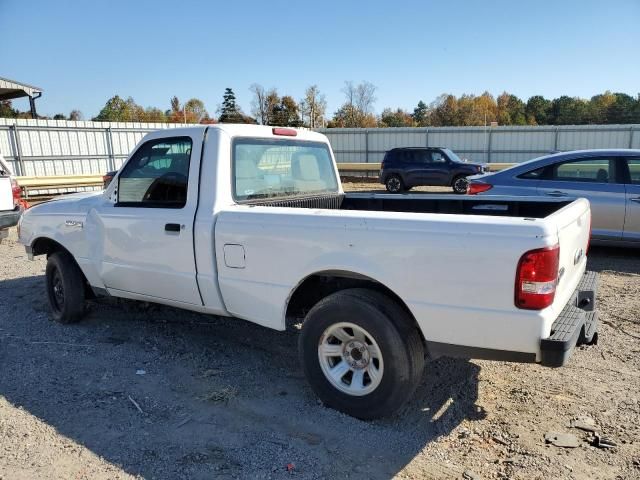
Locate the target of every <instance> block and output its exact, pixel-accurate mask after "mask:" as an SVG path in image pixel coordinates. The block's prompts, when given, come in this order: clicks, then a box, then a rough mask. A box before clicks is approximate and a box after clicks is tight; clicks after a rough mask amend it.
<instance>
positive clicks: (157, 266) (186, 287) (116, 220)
mask: <svg viewBox="0 0 640 480" xmlns="http://www.w3.org/2000/svg"><path fill="white" fill-rule="evenodd" d="M183 132H184V130H182V131H181V132H180V134H176V136H172V137H167V136H166V131H165V132H159V133H158V134H157V138H154V137H153V136H152V137H151V138H150V139H149V140H147V141H146V142H145V143H143V144H142V145H140V146H139V147H138V148H137V150H136V151H135V153H134V154H133V155H132V156H131V157H130V159H129V161H128V162H127V163H126V165H125V166H124V167H123V168H122V169H121V171H120V172H119V174H118V175H117V177H116V178H115V179H114V180H113V182H116V185H117V187H116V191H115V192H114V197H115V198H113V199H105V203H104V204H103V205H101V206H100V207H98V208H96V209H95V210H94V211H92V212H90V214H89V218H88V219H87V223H88V224H89V225H88V227H89V228H92V227H94V228H95V230H94V231H93V232H91V231H89V232H88V236H89V237H90V238H94V239H95V241H94V242H92V247H91V248H92V250H93V251H92V253H91V258H93V259H95V261H96V262H97V263H98V265H96V268H97V269H98V271H99V272H100V275H101V277H102V279H103V281H104V283H105V286H106V287H107V288H108V289H112V290H118V291H121V292H129V293H133V294H138V295H144V296H148V297H155V298H161V299H166V300H171V301H175V302H182V303H186V304H196V305H201V304H202V300H201V297H200V293H199V291H198V285H197V280H196V266H195V259H194V250H193V248H194V247H193V224H194V221H193V220H194V216H195V213H196V207H197V203H198V176H199V168H200V162H199V161H200V153H201V149H202V139H203V135H204V130H203V129H191V130H188V131H187V132H189V133H188V134H185V133H183ZM114 200H115V201H114Z"/></svg>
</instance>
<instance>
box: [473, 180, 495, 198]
mask: <svg viewBox="0 0 640 480" xmlns="http://www.w3.org/2000/svg"><path fill="white" fill-rule="evenodd" d="M492 188H493V185H491V184H490V183H484V182H471V183H470V184H469V188H467V194H468V195H476V194H478V193H482V192H486V191H487V190H491V189H492Z"/></svg>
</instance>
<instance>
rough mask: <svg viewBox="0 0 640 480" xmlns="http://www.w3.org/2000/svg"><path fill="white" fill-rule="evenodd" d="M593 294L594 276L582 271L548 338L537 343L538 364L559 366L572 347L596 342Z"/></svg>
mask: <svg viewBox="0 0 640 480" xmlns="http://www.w3.org/2000/svg"><path fill="white" fill-rule="evenodd" d="M597 291H598V274H597V273H595V272H585V273H584V275H583V277H582V279H581V280H580V283H579V284H578V286H577V288H576V290H575V292H574V293H573V296H572V297H571V299H570V300H569V301H568V302H567V305H565V307H564V309H563V310H562V312H560V315H558V318H557V319H556V320H555V321H554V322H553V324H552V325H551V335H550V336H549V337H547V338H543V339H542V340H541V341H540V353H541V362H540V363H541V364H542V365H544V366H547V367H561V366H563V365H565V364H566V363H567V361H568V360H569V357H570V356H571V353H572V352H573V349H574V347H575V346H576V345H585V344H586V345H593V344H596V343H597V342H598V311H597V309H596V293H597Z"/></svg>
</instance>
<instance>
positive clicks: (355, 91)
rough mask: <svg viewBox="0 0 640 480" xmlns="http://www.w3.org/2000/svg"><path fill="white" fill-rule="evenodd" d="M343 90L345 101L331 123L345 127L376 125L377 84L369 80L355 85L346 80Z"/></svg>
mask: <svg viewBox="0 0 640 480" xmlns="http://www.w3.org/2000/svg"><path fill="white" fill-rule="evenodd" d="M344 83H345V84H344V87H343V89H342V92H343V93H344V96H345V100H346V101H345V103H344V104H343V105H342V106H341V107H340V108H339V109H338V111H337V112H336V113H335V114H334V115H333V119H332V121H331V125H332V126H333V125H335V126H344V127H372V126H375V125H376V118H375V115H374V114H373V105H374V104H375V102H376V96H375V92H376V86H375V85H373V84H372V83H369V82H366V81H365V82H362V83H360V84H358V85H354V83H353V82H351V81H348V82H344Z"/></svg>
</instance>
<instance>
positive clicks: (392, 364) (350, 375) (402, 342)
mask: <svg viewBox="0 0 640 480" xmlns="http://www.w3.org/2000/svg"><path fill="white" fill-rule="evenodd" d="M299 352H300V359H301V361H302V365H303V367H304V371H305V374H306V377H307V380H308V381H309V383H310V384H311V387H312V388H313V390H314V391H315V393H316V395H318V397H319V398H320V400H322V402H323V403H324V404H325V405H327V406H328V407H331V408H335V409H336V410H339V411H341V412H344V413H346V414H348V415H352V416H354V417H357V418H361V419H373V418H378V417H383V416H386V415H390V414H392V413H393V412H395V411H396V410H397V409H398V408H400V406H401V405H402V404H403V403H404V402H405V400H407V399H408V398H409V397H411V395H412V394H413V392H414V391H415V389H416V387H417V386H418V384H419V383H420V378H421V375H422V371H423V369H424V347H423V344H422V340H421V338H420V334H419V332H418V330H417V328H416V326H415V325H414V323H413V321H412V319H411V318H410V317H409V316H408V314H407V313H406V312H405V311H404V310H403V309H402V308H401V307H400V306H399V305H398V304H397V303H396V302H394V301H393V300H391V299H390V298H389V297H387V296H386V295H383V294H381V293H379V292H376V291H373V290H367V289H360V288H353V289H348V290H342V291H340V292H337V293H334V294H332V295H329V296H328V297H326V298H324V299H323V300H321V301H320V302H318V303H317V304H316V305H315V306H314V307H313V308H312V309H311V310H310V311H309V313H308V314H307V316H306V318H305V321H304V324H303V327H302V333H301V335H300V341H299Z"/></svg>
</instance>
